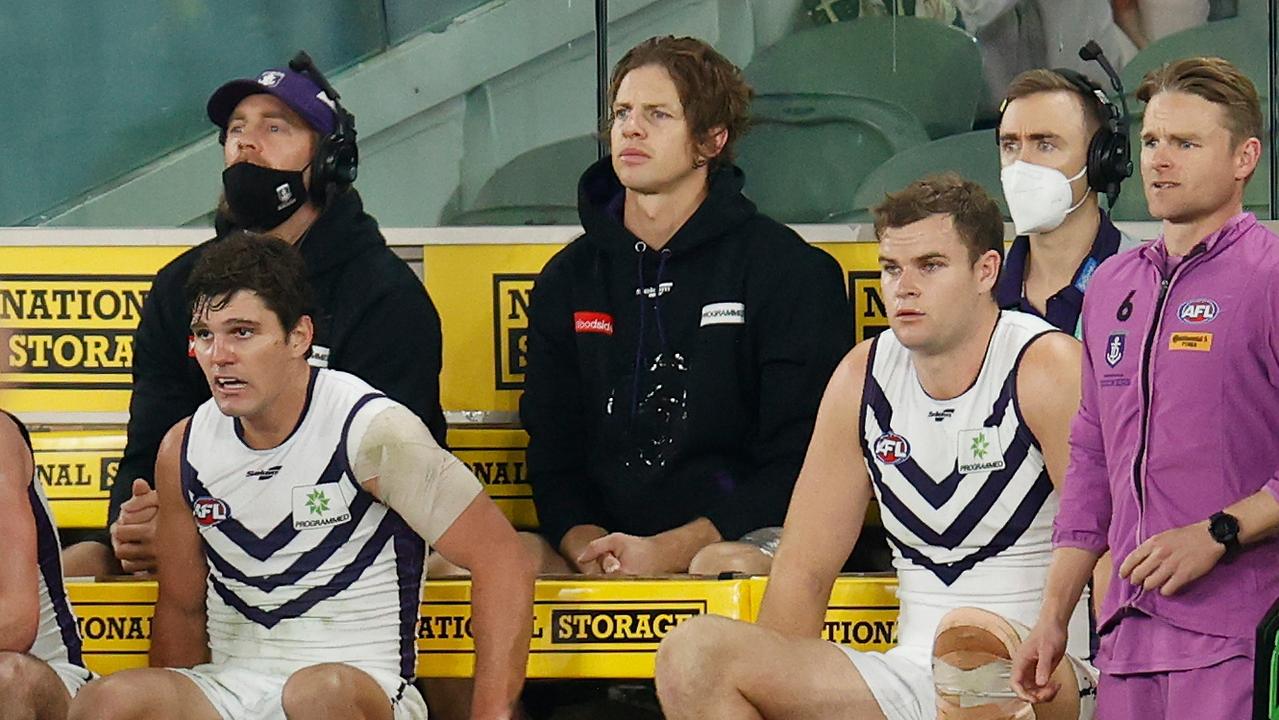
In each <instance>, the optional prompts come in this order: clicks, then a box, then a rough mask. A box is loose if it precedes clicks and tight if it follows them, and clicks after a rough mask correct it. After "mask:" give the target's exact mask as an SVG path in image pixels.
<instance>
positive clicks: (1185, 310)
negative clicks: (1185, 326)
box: [1177, 298, 1218, 325]
mask: <svg viewBox="0 0 1279 720" xmlns="http://www.w3.org/2000/svg"><path fill="white" fill-rule="evenodd" d="M1217 311H1218V308H1217V303H1215V302H1213V301H1212V300H1209V299H1207V298H1200V299H1199V300H1191V301H1189V302H1184V303H1182V304H1181V307H1180V308H1178V309H1177V317H1179V318H1181V321H1182V322H1187V323H1190V324H1191V325H1202V324H1204V323H1210V322H1212V320H1213V318H1215V317H1217Z"/></svg>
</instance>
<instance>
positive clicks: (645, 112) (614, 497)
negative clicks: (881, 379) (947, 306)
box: [520, 37, 853, 575]
mask: <svg viewBox="0 0 1279 720" xmlns="http://www.w3.org/2000/svg"><path fill="white" fill-rule="evenodd" d="M750 96H751V91H750V88H749V87H748V86H747V85H746V84H745V82H744V81H743V80H742V77H741V73H740V71H739V70H738V69H737V68H736V67H734V66H733V65H732V63H730V62H729V61H728V60H726V59H725V58H724V57H723V56H721V55H720V54H719V53H717V52H716V51H715V50H714V49H713V48H711V47H710V46H709V45H707V44H706V43H704V42H702V41H700V40H696V39H693V38H674V37H661V38H653V39H650V40H647V41H645V42H643V43H640V44H639V45H638V46H636V47H635V48H633V49H632V50H631V51H630V52H628V53H627V54H626V56H625V57H623V58H622V60H621V61H620V62H619V63H618V65H617V67H616V68H615V69H614V71H613V76H612V82H611V86H610V90H609V97H610V102H611V118H610V126H609V127H610V140H611V145H612V156H611V157H610V158H605V159H603V160H601V161H599V162H598V163H596V164H595V165H593V166H592V167H591V168H590V169H588V170H587V171H586V173H585V174H584V175H583V177H582V180H581V185H580V188H579V201H578V203H579V210H580V214H581V219H582V225H583V227H584V228H585V230H586V233H585V234H584V235H583V236H582V237H580V238H578V239H577V240H575V241H573V242H572V243H570V244H569V245H568V246H567V247H566V248H564V250H562V251H560V252H559V253H558V254H557V255H556V256H555V257H554V258H552V259H551V261H550V262H548V263H547V265H546V267H545V268H544V269H543V270H542V273H541V275H540V276H539V277H538V279H537V283H536V285H535V287H534V289H533V295H532V300H531V303H530V307H529V343H528V368H527V374H526V376H525V392H524V397H523V399H522V400H521V403H520V417H521V420H522V421H523V424H524V427H525V428H526V429H527V430H528V433H529V447H528V464H529V474H530V482H531V483H532V485H533V495H534V502H535V503H536V506H537V512H538V517H539V520H540V523H541V531H540V533H541V537H542V539H543V540H544V542H541V541H539V542H538V544H539V546H540V548H541V551H542V559H543V569H544V570H545V571H560V572H564V571H577V572H583V573H601V572H602V573H621V574H635V575H652V574H663V573H677V572H686V571H690V570H691V571H692V572H695V573H714V572H720V571H724V570H735V571H741V572H766V571H767V569H768V567H769V565H770V564H771V552H772V549H773V547H775V545H776V542H777V535H778V531H777V530H776V526H779V525H781V523H782V520H783V518H784V517H785V514H786V508H787V504H788V502H789V500H790V495H791V489H792V487H793V486H794V483H795V477H796V475H797V473H798V472H799V467H800V465H801V463H802V461H803V458H804V453H805V450H806V448H807V445H808V440H809V436H810V434H811V432H812V429H813V422H814V418H815V415H816V412H817V405H818V402H819V401H820V399H821V395H822V391H823V389H824V387H825V384H826V380H827V378H829V377H830V373H831V371H832V370H833V369H834V368H835V366H836V364H838V362H839V359H840V358H841V357H842V356H843V354H844V353H846V352H847V351H848V349H849V348H850V347H852V345H853V319H852V314H851V308H850V306H849V303H848V299H847V295H846V292H845V287H844V283H843V277H842V273H841V271H840V269H839V266H838V265H837V264H836V262H835V261H834V259H832V258H831V257H830V256H829V255H827V254H826V253H824V252H822V251H821V250H819V249H816V248H813V247H811V246H809V245H808V244H807V243H805V242H804V241H803V240H802V239H801V238H800V237H799V236H798V235H796V234H795V233H794V232H792V231H791V230H789V229H788V228H786V227H785V226H783V225H780V224H778V223H777V222H774V221H773V220H771V219H769V218H767V217H764V216H763V215H760V214H759V213H758V212H757V211H756V209H755V205H754V204H753V203H752V202H751V201H750V200H748V199H747V198H746V197H745V196H744V195H742V185H743V176H742V172H741V170H739V169H737V168H736V167H734V166H733V164H732V159H733V145H734V143H735V141H736V140H737V139H738V137H739V136H740V135H741V134H742V132H743V131H744V130H745V127H746V120H747V117H746V116H747V109H748V106H749V102H750Z"/></svg>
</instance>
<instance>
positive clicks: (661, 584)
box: [417, 578, 751, 678]
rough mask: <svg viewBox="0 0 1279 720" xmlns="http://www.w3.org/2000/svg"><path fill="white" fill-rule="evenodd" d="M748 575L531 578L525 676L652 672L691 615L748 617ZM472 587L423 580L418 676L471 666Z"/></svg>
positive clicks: (467, 670)
mask: <svg viewBox="0 0 1279 720" xmlns="http://www.w3.org/2000/svg"><path fill="white" fill-rule="evenodd" d="M750 582H751V581H750V580H747V579H741V580H702V579H694V578H680V579H673V580H639V579H636V580H581V579H563V580H556V579H547V580H538V582H537V589H536V593H535V596H534V600H533V636H532V641H531V644H530V647H529V662H528V676H529V677H531V678H651V677H652V676H653V662H654V658H655V656H656V654H657V646H658V644H659V643H660V642H661V641H662V638H664V637H666V635H667V633H669V632H670V631H671V629H672V628H674V627H675V626H676V625H678V624H679V623H681V622H683V621H685V620H687V619H689V618H691V617H695V616H697V615H706V614H715V615H723V616H726V617H730V618H734V619H746V618H747V617H748V616H749V613H750V609H751V603H750ZM470 594H471V585H470V582H469V581H464V580H450V581H432V582H428V583H427V587H426V591H425V593H424V594H423V601H422V617H421V621H420V623H419V626H418V669H417V671H418V675H419V676H422V677H467V676H470V675H471V674H472V673H473V672H474V671H475V643H474V640H473V639H472V636H471V630H472V627H471V603H470Z"/></svg>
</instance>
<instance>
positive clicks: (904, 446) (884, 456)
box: [873, 432, 910, 465]
mask: <svg viewBox="0 0 1279 720" xmlns="http://www.w3.org/2000/svg"><path fill="white" fill-rule="evenodd" d="M873 450H874V452H875V457H876V458H878V459H879V461H880V462H882V463H884V464H885V465H897V464H899V463H904V462H906V461H907V460H909V459H910V443H909V442H907V440H906V438H904V437H902V436H901V435H898V434H897V433H895V432H886V433H884V434H883V435H880V436H879V437H878V438H877V439H876V440H875V446H874V448H873Z"/></svg>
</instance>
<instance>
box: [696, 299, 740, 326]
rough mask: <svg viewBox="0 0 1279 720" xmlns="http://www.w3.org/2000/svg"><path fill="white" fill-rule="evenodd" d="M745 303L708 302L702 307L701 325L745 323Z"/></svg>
mask: <svg viewBox="0 0 1279 720" xmlns="http://www.w3.org/2000/svg"><path fill="white" fill-rule="evenodd" d="M745 324H746V305H745V303H739V302H719V303H710V304H709V305H705V306H703V307H702V324H701V326H702V327H706V326H707V325H745Z"/></svg>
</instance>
